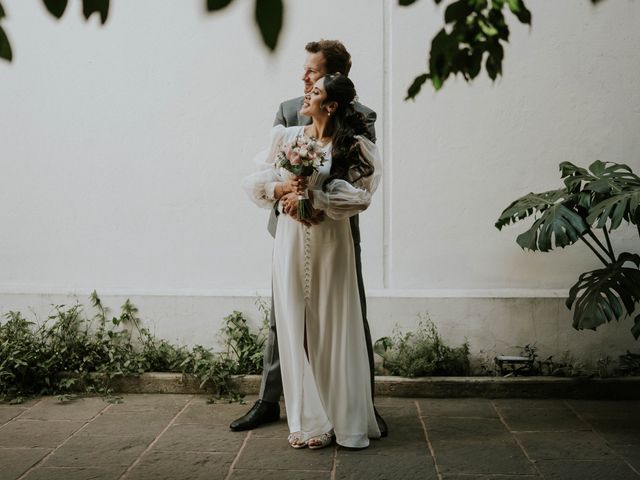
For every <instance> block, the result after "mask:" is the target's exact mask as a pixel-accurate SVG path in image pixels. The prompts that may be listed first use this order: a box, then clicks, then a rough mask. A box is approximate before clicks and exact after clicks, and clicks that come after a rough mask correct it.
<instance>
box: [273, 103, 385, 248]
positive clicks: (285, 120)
mask: <svg viewBox="0 0 640 480" xmlns="http://www.w3.org/2000/svg"><path fill="white" fill-rule="evenodd" d="M303 101H304V97H296V98H292V99H290V100H286V101H284V102H282V103H281V104H280V107H279V108H278V113H276V119H275V120H274V122H273V126H274V127H275V126H276V125H284V126H285V127H295V126H298V125H300V126H302V125H309V124H310V123H311V118H310V117H305V116H304V115H300V108H302V102H303ZM354 108H355V110H356V112H360V113H361V114H362V115H364V120H365V123H366V124H367V129H368V130H369V133H370V134H371V141H372V142H374V143H375V141H376V129H375V122H376V118H377V115H376V112H374V111H373V110H371V109H370V108H369V107H366V106H364V105H362V104H361V103H359V102H356V103H355V105H354ZM278 215H279V212H278V202H276V204H275V206H274V208H273V209H272V210H271V215H270V216H269V224H268V225H267V230H269V233H270V234H271V236H272V237H275V236H276V226H277V225H278ZM357 233H359V231H358V232H357ZM355 240H356V242H357V243H360V239H359V238H357V239H355Z"/></svg>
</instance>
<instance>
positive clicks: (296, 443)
mask: <svg viewBox="0 0 640 480" xmlns="http://www.w3.org/2000/svg"><path fill="white" fill-rule="evenodd" d="M287 440H289V445H290V446H291V447H293V448H304V447H306V446H307V444H308V442H307V441H306V440H305V439H304V435H303V433H302V432H293V433H290V434H289V436H288V437H287Z"/></svg>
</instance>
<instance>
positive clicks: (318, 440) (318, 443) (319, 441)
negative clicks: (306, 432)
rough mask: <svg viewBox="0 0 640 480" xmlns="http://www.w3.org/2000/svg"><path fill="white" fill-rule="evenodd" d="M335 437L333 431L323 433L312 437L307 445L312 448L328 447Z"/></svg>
mask: <svg viewBox="0 0 640 480" xmlns="http://www.w3.org/2000/svg"><path fill="white" fill-rule="evenodd" d="M334 438H335V437H334V435H333V432H327V433H323V434H322V435H318V436H317V437H313V438H310V439H309V441H308V442H307V445H308V446H309V448H310V449H311V450H315V449H318V448H324V447H328V446H329V445H331V444H332V443H333V439H334Z"/></svg>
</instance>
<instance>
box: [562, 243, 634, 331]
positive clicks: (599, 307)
mask: <svg viewBox="0 0 640 480" xmlns="http://www.w3.org/2000/svg"><path fill="white" fill-rule="evenodd" d="M628 262H631V263H633V264H634V265H635V267H625V266H624V265H625V264H626V263H628ZM638 302H640V255H637V254H631V253H628V252H625V253H622V254H620V256H619V257H618V260H617V261H616V262H614V263H612V264H610V265H608V266H606V267H605V268H601V269H599V270H593V271H591V272H585V273H583V274H582V275H580V277H579V279H578V282H577V283H576V284H575V285H574V286H573V287H571V289H570V290H569V298H567V301H566V305H567V308H569V309H571V308H572V306H574V304H575V308H574V311H573V328H575V329H576V330H582V329H585V328H588V329H592V330H595V329H596V328H597V327H598V326H600V325H602V324H603V323H606V322H610V321H611V320H613V319H615V320H620V318H621V317H622V316H623V315H624V314H625V313H624V310H626V314H627V315H631V314H632V313H633V312H634V310H635V306H636V304H637V303H638ZM623 306H624V310H623ZM639 329H640V326H639V325H638V317H636V319H635V324H634V327H633V328H632V332H633V334H634V336H635V337H636V339H637V336H636V333H638V332H639Z"/></svg>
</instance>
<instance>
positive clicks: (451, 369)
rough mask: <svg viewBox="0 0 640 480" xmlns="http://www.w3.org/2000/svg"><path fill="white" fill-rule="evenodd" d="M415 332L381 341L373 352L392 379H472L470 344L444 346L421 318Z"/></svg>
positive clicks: (377, 342)
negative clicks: (381, 359)
mask: <svg viewBox="0 0 640 480" xmlns="http://www.w3.org/2000/svg"><path fill="white" fill-rule="evenodd" d="M420 318H421V320H420V321H419V322H418V328H417V329H416V331H415V332H408V333H405V334H403V333H401V332H400V331H399V330H397V329H396V331H395V332H394V334H393V336H392V337H382V338H380V339H378V340H377V341H376V343H375V345H374V347H373V349H374V351H375V352H376V353H377V354H378V355H380V356H381V357H382V358H383V360H384V364H383V366H384V368H385V370H387V371H388V373H389V374H390V375H399V376H401V377H426V376H434V375H439V376H454V375H469V371H470V366H469V344H468V343H467V342H464V343H463V344H462V345H461V346H460V347H450V346H448V345H445V343H444V341H443V340H442V337H441V336H440V334H439V333H438V330H437V328H436V326H435V325H434V323H433V322H432V321H431V319H430V318H429V317H428V316H421V317H420Z"/></svg>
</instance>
